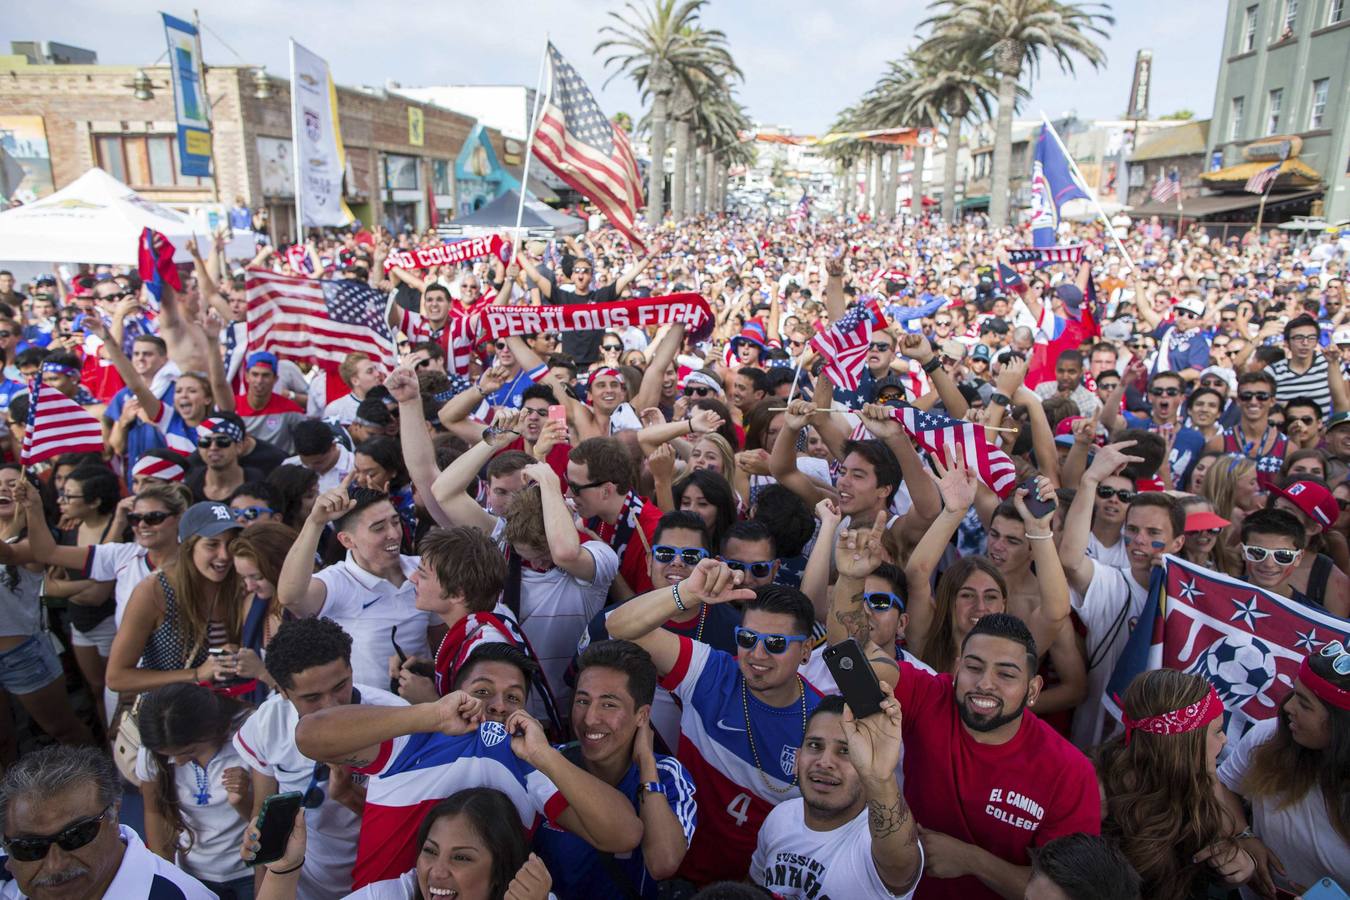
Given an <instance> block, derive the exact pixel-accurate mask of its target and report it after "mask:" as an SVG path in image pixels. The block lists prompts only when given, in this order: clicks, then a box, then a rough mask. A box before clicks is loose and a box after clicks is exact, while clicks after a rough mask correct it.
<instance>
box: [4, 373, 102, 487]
mask: <svg viewBox="0 0 1350 900" xmlns="http://www.w3.org/2000/svg"><path fill="white" fill-rule="evenodd" d="M28 398H29V400H28V426H27V427H26V428H25V429H24V432H23V451H22V453H21V454H20V456H19V461H20V462H21V463H23V465H25V466H31V465H34V464H35V463H40V462H42V461H43V460H44V459H51V458H52V457H53V456H60V455H61V454H63V453H101V452H103V426H101V425H99V423H98V419H95V418H94V417H93V416H91V415H90V414H89V411H88V410H86V409H85V408H84V407H83V406H80V404H78V403H76V402H75V401H74V400H72V399H70V398H69V397H67V396H66V395H65V394H63V393H61V392H60V391H58V390H57V389H56V388H54V387H52V386H51V385H47V384H39V383H38V382H37V381H33V382H31V383H30V384H29V386H28Z"/></svg>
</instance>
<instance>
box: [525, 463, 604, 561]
mask: <svg viewBox="0 0 1350 900" xmlns="http://www.w3.org/2000/svg"><path fill="white" fill-rule="evenodd" d="M523 474H524V475H525V478H526V480H528V481H531V482H533V483H534V484H536V485H538V486H539V499H540V500H541V501H542V502H543V507H544V534H545V535H546V536H547V537H548V553H549V556H550V557H552V559H553V563H554V564H555V565H556V566H557V567H558V568H560V569H562V570H563V571H564V572H566V573H567V574H568V575H571V576H572V577H573V578H576V579H577V580H578V581H583V582H586V583H588V584H589V583H590V582H591V581H593V580H594V579H595V557H594V556H592V555H591V551H589V550H587V549H586V548H585V547H583V546H581V538H580V537H578V535H577V527H576V523H575V522H573V521H572V512H571V510H569V509H568V508H567V501H566V500H565V499H564V498H563V491H562V480H561V479H559V478H558V473H557V472H555V471H553V467H552V466H550V465H549V464H548V463H546V462H537V463H531V464H530V465H528V466H526V467H525V471H524V473H523Z"/></svg>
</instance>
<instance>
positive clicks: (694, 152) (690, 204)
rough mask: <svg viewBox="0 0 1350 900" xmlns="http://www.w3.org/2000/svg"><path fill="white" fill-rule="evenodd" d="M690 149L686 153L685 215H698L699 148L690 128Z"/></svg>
mask: <svg viewBox="0 0 1350 900" xmlns="http://www.w3.org/2000/svg"><path fill="white" fill-rule="evenodd" d="M688 142H689V149H688V150H686V151H685V154H684V156H685V165H686V166H687V167H688V169H689V171H687V172H685V174H684V214H685V215H686V216H695V215H698V164H699V156H698V149H699V148H698V147H697V146H696V145H695V144H694V135H693V128H692V126H691V127H690V134H689V139H688Z"/></svg>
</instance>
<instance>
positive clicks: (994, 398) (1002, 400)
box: [989, 391, 1012, 406]
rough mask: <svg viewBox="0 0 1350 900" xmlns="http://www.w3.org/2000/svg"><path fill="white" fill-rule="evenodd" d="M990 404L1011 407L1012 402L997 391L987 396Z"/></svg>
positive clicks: (1005, 395)
mask: <svg viewBox="0 0 1350 900" xmlns="http://www.w3.org/2000/svg"><path fill="white" fill-rule="evenodd" d="M989 402H990V403H997V404H998V405H999V406H1012V401H1011V400H1009V399H1008V395H1007V394H1000V393H999V392H998V391H994V393H992V394H990V395H989Z"/></svg>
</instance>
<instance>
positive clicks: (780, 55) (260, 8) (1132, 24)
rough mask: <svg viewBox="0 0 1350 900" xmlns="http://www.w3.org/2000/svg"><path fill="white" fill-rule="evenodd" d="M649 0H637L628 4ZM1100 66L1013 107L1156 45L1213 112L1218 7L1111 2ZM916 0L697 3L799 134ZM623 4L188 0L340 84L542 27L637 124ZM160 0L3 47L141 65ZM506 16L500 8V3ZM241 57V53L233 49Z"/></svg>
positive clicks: (479, 57) (456, 78) (445, 74)
mask: <svg viewBox="0 0 1350 900" xmlns="http://www.w3.org/2000/svg"><path fill="white" fill-rule="evenodd" d="M634 2H645V0H634ZM1112 5H1113V6H1114V10H1113V14H1114V15H1115V16H1116V19H1117V21H1116V24H1115V25H1114V26H1112V27H1111V28H1110V37H1109V38H1108V39H1107V40H1106V41H1105V42H1104V47H1105V50H1106V53H1107V64H1106V66H1105V67H1104V68H1103V69H1102V70H1101V71H1094V70H1093V69H1092V68H1091V67H1090V66H1087V65H1083V66H1081V67H1080V68H1079V70H1078V72H1077V74H1074V75H1067V74H1064V73H1061V72H1060V71H1059V69H1058V67H1057V66H1055V64H1054V63H1053V62H1050V64H1049V65H1048V66H1045V67H1043V68H1042V70H1041V73H1040V77H1039V78H1038V79H1036V80H1035V81H1034V83H1033V84H1032V86H1031V100H1030V102H1029V103H1028V104H1026V105H1025V106H1024V107H1023V111H1022V112H1021V113H1020V115H1022V116H1024V117H1030V118H1037V117H1039V113H1040V112H1041V111H1042V110H1044V111H1045V112H1046V113H1047V114H1048V115H1049V116H1050V117H1052V118H1055V117H1058V116H1060V115H1063V114H1065V113H1067V112H1070V111H1073V112H1076V113H1077V114H1078V116H1079V117H1080V118H1117V117H1119V116H1120V115H1121V113H1122V111H1123V110H1124V108H1125V106H1126V103H1127V101H1128V99H1129V90H1130V78H1131V73H1132V71H1133V66H1134V58H1135V53H1136V51H1138V50H1140V49H1151V50H1152V51H1153V78H1152V81H1153V87H1152V97H1151V101H1150V111H1151V112H1152V113H1153V115H1155V116H1157V115H1163V114H1167V113H1170V112H1174V111H1176V110H1179V109H1190V110H1193V111H1194V112H1195V113H1196V116H1197V118H1205V117H1208V116H1209V115H1210V113H1211V112H1212V109H1213V105H1214V86H1215V82H1216V80H1217V77H1218V70H1219V49H1220V45H1221V43H1222V40H1223V24H1224V22H1223V16H1224V11H1225V7H1226V5H1227V4H1225V3H1222V2H1220V0H1180V2H1178V0H1128V2H1116V3H1114V4H1112ZM926 7H927V3H926V2H920V0H832V2H830V3H829V4H828V8H827V5H826V4H824V3H821V2H819V0H709V2H708V4H707V6H706V7H705V13H704V15H703V22H704V24H705V27H708V28H720V29H722V30H723V31H724V32H725V33H726V35H727V39H728V44H729V46H730V49H731V52H732V54H733V55H734V57H735V59H736V61H737V64H738V65H739V66H740V67H741V69H742V70H743V71H744V73H745V81H744V83H743V84H742V85H740V86H739V88H738V89H737V96H738V97H739V99H740V100H741V102H742V103H743V104H744V105H745V106H746V107H748V109H749V112H750V115H751V117H752V119H754V120H755V121H757V122H759V123H761V124H765V125H774V126H782V127H785V128H787V129H789V130H790V131H792V132H793V133H796V134H815V133H822V132H824V131H827V130H828V128H829V125H830V122H831V121H832V120H833V119H834V116H835V114H836V113H837V112H838V111H839V110H840V109H841V108H843V107H845V106H847V105H848V104H850V103H852V102H853V101H855V100H856V99H857V98H858V97H860V96H861V95H862V94H863V93H864V92H865V91H866V90H867V89H868V88H869V87H870V86H871V85H872V84H873V83H874V82H875V81H876V79H877V78H878V77H879V76H880V75H881V73H882V72H883V71H884V69H885V65H886V62H887V61H888V60H891V59H895V58H898V57H900V56H901V55H903V53H904V52H905V51H906V50H907V49H909V48H910V47H912V46H914V45H915V44H917V43H918V42H919V41H920V40H921V36H920V34H919V32H918V24H919V22H920V21H922V20H923V18H924V17H925V15H926ZM622 8H623V4H622V3H621V2H620V0H566V2H560V0H552V2H551V0H507V2H506V3H504V4H493V3H489V4H483V3H468V2H464V0H438V2H429V0H407V2H397V3H371V2H368V0H367V2H362V3H355V2H351V0H288V2H286V3H284V4H277V3H275V2H273V0H229V2H207V0H199V6H198V9H199V12H200V15H201V19H202V23H203V26H204V28H203V33H204V35H203V44H204V49H203V55H204V56H205V58H206V62H207V63H208V64H212V63H214V64H216V65H232V64H238V63H240V62H241V61H242V62H244V63H247V64H263V65H266V66H267V68H268V71H269V72H271V73H273V74H275V75H281V76H286V75H287V74H288V72H289V62H288V58H289V57H288V54H287V38H288V37H293V38H295V39H296V40H297V41H299V42H301V43H302V44H304V45H305V46H306V47H308V48H309V49H311V50H313V51H314V52H316V53H318V54H319V55H321V56H323V57H325V58H326V59H327V60H328V63H329V65H330V67H331V69H332V72H333V77H334V78H335V79H336V80H337V82H338V83H339V84H344V85H372V86H382V85H384V84H385V83H386V82H387V81H396V82H399V83H400V84H402V85H403V86H405V87H416V86H428V85H438V84H529V85H533V84H534V83H535V80H536V77H537V75H538V71H539V60H540V54H541V51H542V49H543V45H544V40H545V38H546V37H547V38H548V39H551V40H552V41H553V42H554V44H556V45H557V46H558V48H559V50H560V51H561V52H562V54H563V55H564V56H565V57H566V58H567V59H568V60H569V61H570V62H571V63H572V64H573V65H574V66H575V67H576V68H577V70H578V71H579V72H580V73H581V75H582V77H583V78H585V79H586V81H587V83H588V84H590V85H591V87H592V89H593V90H596V91H597V97H598V99H599V101H600V105H601V107H602V108H603V109H604V110H605V112H606V113H607V114H609V115H613V114H614V113H616V112H620V111H622V112H627V113H629V114H630V115H632V116H633V117H634V118H635V119H636V118H638V117H639V116H640V114H641V110H642V103H641V100H640V98H639V96H638V93H637V91H636V89H635V88H634V87H633V85H632V83H631V82H630V81H629V80H628V79H627V78H626V77H625V76H622V75H620V76H617V77H614V78H613V79H612V80H611V81H609V83H608V84H607V85H606V84H605V80H606V78H608V77H609V76H610V75H611V74H612V70H610V69H606V67H605V65H604V57H605V54H596V53H595V44H596V43H597V40H598V37H597V36H598V35H599V34H600V32H601V29H602V28H603V27H604V26H605V24H606V22H607V21H611V19H610V16H609V13H610V11H611V10H620V9H622ZM160 10H163V11H166V12H169V13H171V14H174V15H178V16H180V17H181V18H185V19H190V18H191V15H192V10H191V8H190V7H184V8H175V7H174V6H173V0H118V2H117V3H116V4H115V5H114V4H112V3H110V2H107V0H56V2H51V3H25V4H17V3H16V4H11V5H10V7H9V8H8V10H7V12H6V14H5V16H4V21H3V23H0V42H3V43H0V52H4V50H5V49H7V48H8V42H9V41H10V40H53V41H60V42H62V43H67V44H74V45H75V46H78V47H85V48H88V49H91V50H94V51H96V52H97V53H98V57H99V62H101V63H109V64H131V65H149V64H151V63H153V62H154V61H155V59H156V57H158V56H159V55H160V54H161V53H162V52H163V49H164V33H163V30H162V29H161V27H160V24H159V21H160V20H159V16H158V12H159V11H160ZM501 12H509V17H510V20H509V21H507V19H506V16H504V15H501V14H497V13H501ZM236 54H238V55H236Z"/></svg>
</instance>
